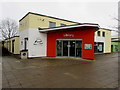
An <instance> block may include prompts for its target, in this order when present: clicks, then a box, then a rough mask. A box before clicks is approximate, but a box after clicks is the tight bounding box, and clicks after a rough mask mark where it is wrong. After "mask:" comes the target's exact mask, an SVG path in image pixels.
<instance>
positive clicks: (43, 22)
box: [29, 14, 77, 28]
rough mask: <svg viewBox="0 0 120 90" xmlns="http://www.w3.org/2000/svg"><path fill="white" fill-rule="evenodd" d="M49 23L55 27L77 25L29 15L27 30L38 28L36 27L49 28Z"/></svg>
mask: <svg viewBox="0 0 120 90" xmlns="http://www.w3.org/2000/svg"><path fill="white" fill-rule="evenodd" d="M49 21H51V22H56V26H60V24H61V23H62V24H66V25H73V24H77V23H73V22H68V21H64V20H59V19H54V18H50V17H45V16H39V15H34V14H29V28H38V27H40V28H49Z"/></svg>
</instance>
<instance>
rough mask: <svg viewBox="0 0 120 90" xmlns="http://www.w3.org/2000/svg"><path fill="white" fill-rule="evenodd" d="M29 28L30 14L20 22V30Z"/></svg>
mask: <svg viewBox="0 0 120 90" xmlns="http://www.w3.org/2000/svg"><path fill="white" fill-rule="evenodd" d="M28 28H29V14H28V15H27V16H26V17H25V18H24V19H22V20H21V21H20V22H19V32H21V31H23V30H26V29H28Z"/></svg>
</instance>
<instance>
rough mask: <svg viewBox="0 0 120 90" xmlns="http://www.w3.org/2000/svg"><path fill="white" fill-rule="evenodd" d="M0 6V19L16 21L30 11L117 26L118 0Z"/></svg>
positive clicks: (105, 26)
mask: <svg viewBox="0 0 120 90" xmlns="http://www.w3.org/2000/svg"><path fill="white" fill-rule="evenodd" d="M96 1H97V0H96ZM0 6H1V8H0V10H1V11H2V12H0V19H3V18H6V17H9V18H12V19H15V20H16V21H17V22H18V21H19V19H21V18H22V17H23V16H24V15H25V14H26V13H28V12H29V11H30V12H34V13H39V14H43V15H48V16H53V17H58V18H62V19H67V20H72V21H76V22H80V23H97V24H99V25H100V27H102V28H108V29H114V28H112V27H114V26H117V21H116V20H114V19H113V18H114V17H118V2H109V1H106V2H104V1H101V2H100V1H99V2H95V1H94V2H76V1H70V2H68V1H67V2H63V1H61V2H48V1H47V2H2V3H1V5H0ZM113 34H116V33H113Z"/></svg>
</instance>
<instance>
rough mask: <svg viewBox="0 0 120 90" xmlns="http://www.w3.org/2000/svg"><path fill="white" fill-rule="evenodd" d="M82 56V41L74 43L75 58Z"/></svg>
mask: <svg viewBox="0 0 120 90" xmlns="http://www.w3.org/2000/svg"><path fill="white" fill-rule="evenodd" d="M81 56H82V41H76V57H81Z"/></svg>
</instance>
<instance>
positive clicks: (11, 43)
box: [3, 36, 20, 54]
mask: <svg viewBox="0 0 120 90" xmlns="http://www.w3.org/2000/svg"><path fill="white" fill-rule="evenodd" d="M3 47H4V48H6V49H7V50H8V51H9V52H10V53H12V54H20V49H19V36H14V37H11V38H10V39H5V40H4V43H3Z"/></svg>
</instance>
